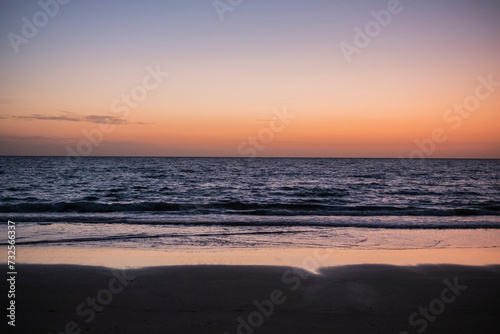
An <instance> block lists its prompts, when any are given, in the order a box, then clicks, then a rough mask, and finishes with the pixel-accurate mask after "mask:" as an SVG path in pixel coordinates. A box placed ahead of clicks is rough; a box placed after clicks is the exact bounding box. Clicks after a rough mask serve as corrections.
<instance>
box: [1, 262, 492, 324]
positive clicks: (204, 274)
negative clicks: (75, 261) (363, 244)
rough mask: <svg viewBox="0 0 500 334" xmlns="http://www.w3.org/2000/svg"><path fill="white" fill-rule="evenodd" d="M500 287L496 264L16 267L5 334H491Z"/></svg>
mask: <svg viewBox="0 0 500 334" xmlns="http://www.w3.org/2000/svg"><path fill="white" fill-rule="evenodd" d="M499 287H500V266H499V265H490V266H460V265H438V264H433V265H418V266H394V265H377V264H362V265H349V266H336V267H328V268H321V269H319V270H318V272H317V273H315V274H313V273H311V272H308V271H305V270H303V269H297V268H294V267H290V266H239V265H233V266H229V265H224V266H222V265H197V266H162V267H148V268H142V269H127V270H122V269H110V268H106V267H92V266H78V265H52V264H42V265H39V264H19V265H18V274H17V279H16V299H15V300H16V327H15V329H14V330H12V329H13V328H9V332H15V333H53V334H56V333H61V332H62V333H219V334H224V333H230V334H233V333H329V334H331V333H396V334H397V333H404V332H408V333H419V331H420V332H425V333H498V328H500V320H498V319H499V318H498V314H499V313H500V288H499ZM2 291H7V285H6V281H5V280H4V281H3V283H2ZM3 310H4V311H3V312H4V316H3V318H4V320H3V322H4V323H3V324H2V327H4V328H5V327H10V326H7V324H6V322H7V321H6V319H7V318H6V316H5V315H6V314H7V311H6V309H5V308H3ZM409 318H411V319H409Z"/></svg>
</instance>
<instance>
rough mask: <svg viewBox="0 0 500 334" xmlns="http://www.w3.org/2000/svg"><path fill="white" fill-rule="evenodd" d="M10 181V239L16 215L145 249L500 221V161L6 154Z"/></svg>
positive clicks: (403, 232)
mask: <svg viewBox="0 0 500 334" xmlns="http://www.w3.org/2000/svg"><path fill="white" fill-rule="evenodd" d="M0 180H1V189H0V216H1V217H2V224H1V226H0V233H1V237H0V244H6V243H7V239H6V236H7V232H6V223H7V220H11V221H14V222H16V224H17V228H16V233H17V238H16V243H17V244H18V245H26V246H33V245H36V246H44V245H66V246H68V245H70V246H72V245H79V246H85V247H87V246H89V247H94V246H95V247H125V248H141V249H168V248H170V247H346V248H364V249H366V248H368V249H370V248H381V247H382V248H384V247H385V248H391V249H394V248H396V249H399V248H402V249H407V248H422V247H423V248H427V247H435V246H436V245H443V247H446V245H447V244H448V245H452V246H455V247H456V246H464V247H466V246H467V243H468V242H472V241H471V240H470V239H471V238H470V237H468V236H470V235H471V234H470V231H471V230H475V231H480V232H481V233H482V234H483V235H488V233H489V231H491V230H498V229H500V160H460V159H427V160H402V159H326V158H325V159H323V158H254V159H252V158H155V157H151V158H146V157H85V158H76V157H75V158H67V157H0ZM446 231H449V232H450V231H452V232H450V233H448V234H446ZM438 235H447V236H448V237H447V238H445V239H446V240H443V238H440V237H437V236H438ZM433 236H436V237H433ZM482 238H483V237H482ZM486 239H487V238H486ZM481 242H486V244H485V245H484V246H485V247H498V246H500V245H498V244H497V242H496V241H495V240H489V241H488V240H487V241H484V238H483V241H481Z"/></svg>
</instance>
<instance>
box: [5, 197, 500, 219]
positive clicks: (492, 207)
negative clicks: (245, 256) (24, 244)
mask: <svg viewBox="0 0 500 334" xmlns="http://www.w3.org/2000/svg"><path fill="white" fill-rule="evenodd" d="M89 199H90V198H89ZM0 212H2V213H43V212H54V213H64V212H76V213H120V212H156V213H171V214H177V215H182V214H190V215H193V214H196V215H207V214H224V215H232V214H238V215H258V216H307V215H315V216H500V205H499V203H497V202H493V201H489V202H483V203H474V204H467V205H463V206H461V207H452V206H449V207H446V206H440V207H433V206H427V207H426V206H420V207H418V206H390V205H329V204H321V203H307V202H304V203H245V202H240V201H224V202H215V203H208V204H196V203H168V202H161V201H158V202H151V201H143V202H122V203H120V202H115V203H98V202H95V201H93V200H92V201H76V202H58V203H44V202H35V203H33V202H24V203H16V204H3V205H0Z"/></svg>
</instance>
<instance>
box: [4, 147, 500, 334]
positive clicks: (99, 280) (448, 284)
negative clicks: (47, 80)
mask: <svg viewBox="0 0 500 334" xmlns="http://www.w3.org/2000/svg"><path fill="white" fill-rule="evenodd" d="M0 160H2V162H3V163H4V164H3V166H4V169H3V173H4V174H0V178H1V179H2V180H3V182H4V183H5V184H9V187H8V188H6V189H4V190H3V191H2V201H1V203H0V213H1V214H2V217H4V218H3V219H5V220H6V222H7V221H9V223H8V224H5V223H4V224H0V235H1V236H2V237H0V245H2V246H4V247H5V248H4V249H6V248H7V247H11V246H14V245H13V243H14V240H15V255H14V251H13V250H11V252H12V253H10V254H9V255H10V256H12V258H10V260H11V261H12V262H15V265H12V267H9V266H7V263H4V264H2V266H3V268H4V270H5V273H6V276H7V279H4V280H3V281H2V287H1V289H2V290H1V291H2V293H4V294H6V295H8V296H7V297H8V298H6V299H7V301H6V304H4V305H5V307H4V308H3V312H4V316H3V319H4V322H3V324H2V326H3V327H4V328H7V330H6V332H7V331H8V332H12V333H30V334H31V333H51V334H61V333H65V334H66V333H67V334H69V333H71V334H83V333H117V334H118V333H120V334H121V333H174V334H179V333H180V334H182V333H219V334H226V333H227V334H240V333H242V334H254V333H255V334H258V333H273V334H276V333H277V334H281V333H287V334H288V333H299V334H302V333H304V334H305V333H307V334H309V333H328V334H330V333H384V334H385V333H389V334H390V333H395V334H414V333H453V334H455V333H497V332H498V328H499V327H500V323H499V322H498V321H497V320H496V319H497V318H498V316H497V315H498V313H499V311H500V302H499V300H500V298H499V297H500V289H499V288H498V287H499V286H500V220H499V213H500V211H499V208H500V206H499V203H500V201H499V198H500V197H499V196H500V194H499V192H498V186H497V181H496V180H498V175H500V170H499V167H498V166H499V165H498V162H497V161H496V160H447V159H436V160H426V161H424V162H422V165H419V167H418V168H417V167H415V168H413V169H407V168H405V167H404V166H403V165H401V162H400V161H399V160H397V159H255V160H250V161H247V160H245V159H238V158H192V159H191V158H121V157H117V158H105V157H103V158H85V159H75V160H71V162H72V164H69V165H68V164H65V163H64V161H65V160H63V159H60V158H51V157H40V158H37V157H16V158H6V157H3V158H1V159H0ZM32 166H38V167H37V168H36V170H35V169H34V167H32ZM68 169H69V170H70V172H68ZM382 171H383V172H382ZM61 175H64V177H60V176H61ZM471 175H472V176H473V177H471ZM19 176H21V178H19ZM19 180H22V181H19ZM457 184H458V185H460V186H459V187H458V188H457ZM54 189H56V190H57V191H54ZM49 194H50V196H49ZM14 231H15V233H13V232H14ZM11 248H12V247H11ZM6 253H7V252H6ZM6 255H7V254H6ZM14 257H15V260H14ZM4 259H5V260H3V261H5V262H6V261H7V257H5V258H4ZM10 271H12V272H15V274H9V272H10ZM10 303H13V304H10ZM9 323H10V324H9ZM13 325H15V326H13ZM3 332H4V331H2V333H3Z"/></svg>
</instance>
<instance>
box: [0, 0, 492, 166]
mask: <svg viewBox="0 0 500 334" xmlns="http://www.w3.org/2000/svg"><path fill="white" fill-rule="evenodd" d="M499 33H500V1H498V0H413V1H411V0H401V1H398V0H390V1H387V0H386V1H379V0H363V1H361V0H329V1H327V0H286V1H284V0H280V1H278V0H251V1H250V0H242V1H239V0H220V1H213V0H182V1H173V0H171V1H168V0H158V1H156V0H143V1H132V0H120V1H118V0H107V1H98V0H86V1H83V0H72V1H68V0H59V2H57V1H56V0H41V1H40V3H39V1H35V0H22V1H15V0H0V35H1V38H0V74H1V76H0V155H60V156H66V155H80V156H234V157H374V158H376V157H388V158H396V157H405V158H500V112H499V111H500V110H499V109H500V61H499V59H500V39H499Z"/></svg>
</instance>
